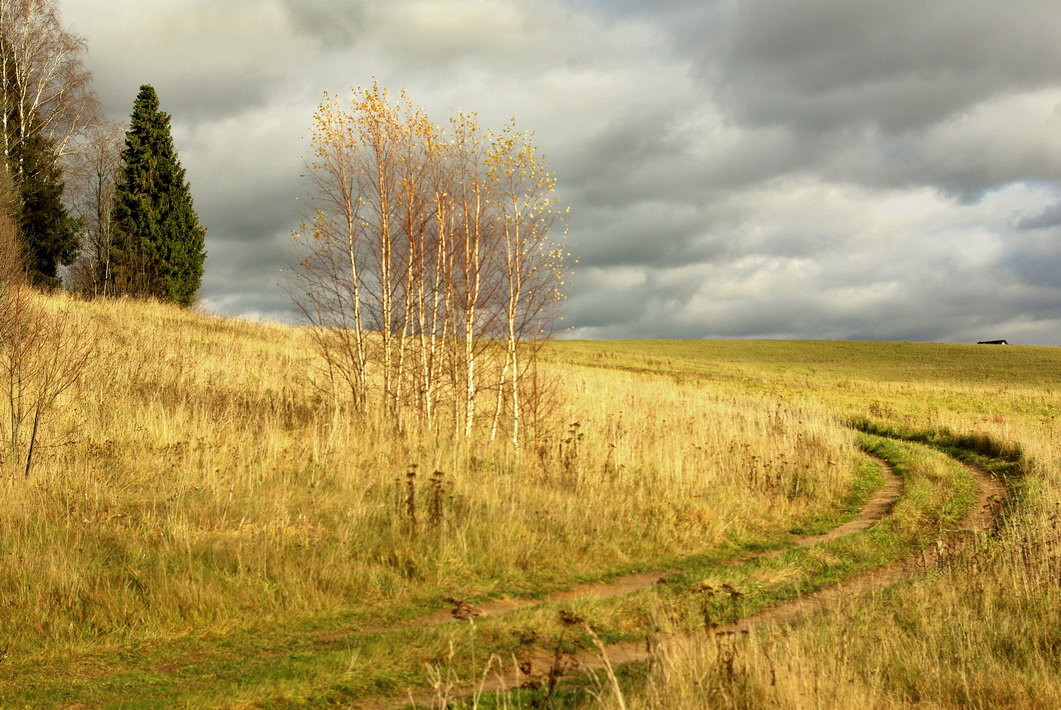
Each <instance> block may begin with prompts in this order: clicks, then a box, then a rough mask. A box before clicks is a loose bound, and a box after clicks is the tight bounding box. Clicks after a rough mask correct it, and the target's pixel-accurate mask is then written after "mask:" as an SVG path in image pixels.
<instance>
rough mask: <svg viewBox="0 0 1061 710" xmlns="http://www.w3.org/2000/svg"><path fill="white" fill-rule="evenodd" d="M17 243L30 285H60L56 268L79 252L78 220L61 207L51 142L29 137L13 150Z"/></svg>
mask: <svg viewBox="0 0 1061 710" xmlns="http://www.w3.org/2000/svg"><path fill="white" fill-rule="evenodd" d="M16 153H17V155H16V157H17V160H18V164H19V165H20V167H21V171H20V173H19V175H18V177H17V179H16V183H17V190H18V198H19V204H18V210H17V217H18V220H17V221H18V226H19V240H20V241H21V243H22V252H23V256H24V260H25V266H26V271H27V275H28V276H29V279H30V283H32V284H34V285H36V286H44V287H47V288H58V287H59V285H60V279H59V274H58V270H59V265H60V264H62V265H64V266H69V265H70V264H71V263H73V261H74V258H75V257H77V254H78V251H79V250H80V244H79V241H78V233H79V231H80V226H81V225H80V222H79V220H77V219H75V218H73V217H71V216H70V214H69V212H67V210H66V207H65V206H64V205H63V174H62V170H61V169H60V168H59V165H58V159H57V157H56V155H55V149H54V148H53V147H52V142H51V141H50V140H48V139H47V138H44V137H43V136H41V135H39V134H37V135H31V136H29V137H27V138H26V140H25V141H24V142H23V143H22V145H20V146H19V149H18V150H17V151H16Z"/></svg>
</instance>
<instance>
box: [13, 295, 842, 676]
mask: <svg viewBox="0 0 1061 710" xmlns="http://www.w3.org/2000/svg"><path fill="white" fill-rule="evenodd" d="M53 298H54V300H50V301H48V303H50V304H51V307H59V306H60V305H63V303H64V301H63V297H53ZM73 306H74V307H73V308H72V309H71V312H72V313H73V314H74V316H75V317H77V318H82V319H85V320H86V321H89V322H91V323H92V324H93V325H94V327H98V329H99V332H100V342H99V345H98V349H97V355H96V357H95V359H94V362H93V365H92V368H91V370H90V372H89V373H88V374H87V376H86V377H85V378H84V380H83V381H82V383H81V384H80V385H79V387H78V388H77V389H76V390H72V391H70V392H68V393H67V394H66V395H65V399H64V400H63V401H62V403H61V407H60V408H59V412H60V415H59V416H58V417H57V418H56V419H55V420H54V421H53V422H52V423H51V425H50V428H49V430H48V431H47V432H46V434H45V440H46V443H48V446H47V447H46V448H45V449H44V450H43V453H42V455H41V458H40V463H39V466H38V468H37V469H36V471H35V473H34V475H33V476H32V477H30V478H29V479H18V478H7V479H5V480H3V481H0V487H2V488H3V496H4V500H5V505H4V506H3V507H2V509H0V550H2V551H3V555H4V556H5V563H4V564H3V565H0V623H2V624H3V628H4V629H5V632H4V642H5V643H6V644H7V645H8V649H9V653H10V654H11V657H12V658H20V659H22V660H23V661H28V660H29V659H33V658H36V659H40V660H42V661H46V660H47V659H49V658H55V657H60V656H63V657H67V656H70V655H71V654H74V655H76V654H78V653H89V652H92V651H93V650H94V649H104V648H107V647H110V646H113V645H114V644H123V643H129V642H133V641H136V640H138V639H158V638H172V637H179V636H185V635H203V634H211V633H213V634H224V633H227V632H229V631H232V630H236V629H241V628H250V627H252V626H255V625H258V624H261V623H263V622H264V621H270V620H272V621H276V622H292V621H302V620H307V619H312V618H314V617H316V616H322V615H328V614H334V613H336V611H337V610H341V611H343V612H344V613H347V614H349V615H350V616H351V617H352V618H360V619H363V620H364V622H365V623H366V624H369V623H378V622H379V621H380V620H383V621H386V620H388V619H394V618H397V617H400V616H403V615H413V614H416V613H422V612H423V611H425V610H427V609H429V608H432V607H434V606H435V605H437V604H438V603H439V600H440V599H441V598H442V597H445V596H453V597H459V598H475V597H477V596H480V595H491V594H499V593H502V592H504V593H511V594H518V593H534V592H538V591H541V590H543V589H546V588H549V587H555V586H562V585H565V584H569V583H570V582H571V581H572V580H573V579H575V578H580V579H592V578H598V577H601V576H602V575H605V574H608V573H614V572H617V571H621V570H624V569H629V568H632V567H651V566H652V565H655V564H659V563H661V561H664V560H666V559H667V558H669V557H674V556H682V555H688V554H691V553H696V552H702V551H707V550H710V549H712V548H715V547H717V546H718V545H720V544H722V543H723V542H725V541H727V540H734V539H741V538H745V537H748V536H757V537H767V536H770V535H774V534H777V533H780V532H781V531H783V530H785V529H787V528H788V527H790V526H792V525H794V524H798V523H803V522H806V521H808V520H810V519H813V518H815V517H817V516H820V515H823V514H826V513H828V512H829V511H830V510H831V509H832V508H833V506H835V504H836V503H837V502H838V501H839V500H840V499H841V498H842V496H843V495H844V494H845V492H846V491H847V488H848V485H849V483H850V478H851V474H852V471H853V467H854V465H855V462H856V459H857V454H856V451H855V449H854V448H853V446H852V444H851V440H850V437H849V436H848V435H847V433H845V431H844V430H843V429H842V427H841V426H840V425H839V423H838V421H837V419H836V417H835V416H834V415H832V414H829V413H828V412H827V411H826V410H825V409H823V408H822V407H819V406H816V405H813V404H804V405H793V404H791V403H789V402H787V401H786V400H784V399H782V398H779V397H777V396H773V395H769V394H749V393H720V392H717V391H715V390H713V389H711V388H708V387H702V386H690V387H682V388H676V387H675V386H674V383H673V381H672V380H671V379H670V378H650V377H642V376H636V375H631V374H627V373H613V372H599V371H592V370H582V369H579V368H570V367H559V366H558V368H557V373H558V375H559V376H560V377H562V378H563V391H564V392H565V397H564V402H563V412H562V414H560V415H558V416H557V418H556V419H555V421H554V422H553V423H552V426H551V427H550V428H547V429H544V430H542V431H539V432H538V438H537V439H536V440H535V442H534V443H533V444H532V445H530V446H528V447H527V450H526V451H525V452H524V454H523V455H522V456H519V457H517V456H515V455H514V454H513V453H512V452H511V451H510V450H509V449H508V447H507V446H504V445H501V444H500V443H498V444H494V443H492V442H490V441H486V440H483V439H475V440H472V441H464V440H452V439H449V438H447V437H444V436H440V435H426V434H425V435H421V436H417V437H411V436H398V435H396V434H395V433H394V430H393V427H392V426H391V425H390V422H387V421H384V420H382V419H380V420H373V419H369V420H368V421H358V422H355V421H351V420H350V419H349V418H348V417H347V416H346V415H344V414H343V413H342V412H336V411H335V410H333V409H332V408H331V407H330V406H329V404H328V401H329V400H328V398H327V397H324V396H322V394H321V393H320V391H319V390H318V389H317V388H316V386H315V384H314V372H315V368H316V365H317V363H316V356H315V355H314V351H313V350H312V347H311V345H310V342H309V340H308V338H307V337H306V335H305V333H303V332H302V331H300V330H299V329H296V328H291V327H284V326H276V325H263V324H253V323H240V322H234V321H228V320H223V319H219V318H214V317H210V316H205V315H201V314H195V313H188V312H184V311H180V310H177V309H174V308H170V307H166V306H162V305H151V304H143V303H136V302H130V301H98V302H93V303H84V304H73ZM576 422H577V424H576ZM413 465H415V466H416V469H415V470H416V471H417V472H418V475H417V476H416V478H415V481H414V484H413V485H414V489H415V492H416V497H415V498H414V500H413V501H412V503H413V508H414V509H415V511H416V529H415V531H414V530H413V521H412V516H411V515H410V512H411V510H410V500H409V496H408V492H409V489H408V484H409V479H408V477H407V473H408V471H409V470H410V467H411V466H413ZM435 471H441V472H443V474H442V477H441V481H442V483H441V485H440V484H438V483H432V482H431V480H430V474H431V473H432V472H435ZM433 505H434V506H435V507H436V509H437V510H438V512H437V513H432V506H433ZM432 521H434V522H432Z"/></svg>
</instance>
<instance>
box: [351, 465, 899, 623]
mask: <svg viewBox="0 0 1061 710" xmlns="http://www.w3.org/2000/svg"><path fill="white" fill-rule="evenodd" d="M870 458H872V459H873V460H874V461H876V462H877V464H878V465H879V466H880V468H881V473H882V474H883V476H884V485H883V486H881V487H880V488H878V489H877V490H876V491H874V492H873V494H872V495H871V496H870V498H869V500H867V501H866V503H865V505H863V507H862V510H860V511H859V513H858V515H856V516H855V517H854V518H852V519H851V520H849V521H847V522H846V523H844V524H843V525H840V526H838V527H836V528H833V529H832V530H830V531H828V532H826V533H822V534H819V535H793V536H792V537H791V538H790V543H791V545H790V546H789V547H785V548H782V549H777V550H766V551H764V552H753V553H749V554H745V555H741V556H739V557H736V558H734V559H732V560H728V561H726V562H724V563H723V564H730V565H733V564H740V563H742V562H746V561H748V560H753V559H758V558H769V557H779V556H781V555H783V554H785V553H786V552H788V551H790V550H798V549H802V548H807V547H813V546H814V545H820V544H823V543H826V542H832V541H833V540H839V539H840V538H843V537H847V536H848V535H853V534H855V533H857V532H860V531H862V530H865V529H866V528H868V527H869V526H871V525H873V524H874V523H876V522H878V521H879V520H881V519H882V518H883V517H884V516H885V515H887V514H888V513H889V512H890V511H891V509H892V506H893V505H895V502H896V501H897V500H898V499H899V497H900V496H901V495H902V492H903V482H902V479H901V478H899V477H898V476H897V475H895V471H893V470H892V467H891V466H890V465H889V464H888V462H887V461H885V460H884V459H882V458H878V457H876V456H870ZM674 572H675V570H654V571H648V572H636V573H633V574H626V575H622V576H619V577H613V578H611V579H608V580H604V581H600V582H590V583H588V584H580V585H577V586H575V587H571V588H570V589H564V590H560V591H556V592H552V593H550V594H547V595H545V596H544V597H539V598H535V599H527V598H512V597H503V598H501V599H495V600H491V601H488V602H484V603H482V604H474V605H473V604H470V603H468V602H465V601H461V600H457V599H453V600H450V601H451V602H452V606H451V608H449V609H441V610H439V611H435V612H432V613H430V614H425V615H424V616H419V617H416V618H414V619H409V620H407V621H403V622H400V623H398V624H394V625H392V626H376V627H369V628H363V629H359V630H358V631H357V632H356V634H355V635H367V634H377V633H386V632H390V631H398V630H404V629H415V628H423V627H427V626H436V625H440V624H452V623H460V622H464V621H469V620H471V619H482V618H490V617H494V616H501V615H503V614H508V613H510V612H513V611H517V610H520V609H530V608H533V607H536V606H542V605H544V604H550V603H552V604H556V603H561V604H563V603H571V602H579V601H599V600H603V599H613V598H615V597H621V596H625V595H627V594H634V593H636V592H640V591H643V590H645V589H649V588H651V587H653V586H655V585H657V584H659V583H660V582H662V581H665V580H666V579H667V576H668V575H670V574H673V573H674Z"/></svg>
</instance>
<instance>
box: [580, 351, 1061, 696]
mask: <svg viewBox="0 0 1061 710" xmlns="http://www.w3.org/2000/svg"><path fill="white" fill-rule="evenodd" d="M630 347H631V348H632V349H633V350H636V344H631V346H630ZM642 347H643V348H644V353H643V354H641V355H637V356H632V358H631V359H636V358H644V357H647V356H648V353H651V354H652V357H654V358H656V360H657V362H656V363H655V365H654V366H655V367H656V368H657V369H659V370H664V371H666V370H668V369H671V368H673V369H675V370H681V371H686V372H689V371H691V370H695V369H696V368H697V367H702V368H704V370H705V371H708V370H710V367H711V364H712V363H713V362H714V361H715V358H719V360H720V369H725V368H727V367H731V368H734V369H735V370H736V373H734V375H733V376H732V377H730V378H726V380H725V381H724V382H720V383H717V384H718V386H719V387H720V388H722V389H729V390H733V391H736V390H742V389H750V390H762V389H773V390H776V391H780V392H782V393H784V394H785V395H787V396H789V397H791V398H793V399H794V400H796V401H801V400H802V401H812V402H815V403H816V404H817V405H819V406H826V407H830V408H832V409H833V410H834V411H837V412H839V413H844V414H846V415H848V416H866V415H869V416H870V417H871V418H872V419H874V420H876V421H878V422H882V423H885V424H887V425H888V426H893V427H901V428H905V429H908V430H933V429H937V428H940V427H944V428H947V429H949V430H951V431H953V432H957V433H960V434H977V435H981V436H986V437H990V438H991V439H994V440H995V441H1000V442H1011V443H1016V444H1019V446H1020V447H1021V449H1022V450H1023V453H1024V456H1025V462H1026V463H1025V468H1026V473H1025V477H1024V479H1023V483H1022V484H1021V486H1020V488H1019V490H1018V494H1017V501H1018V507H1017V508H1016V509H1015V510H1013V511H1011V512H1010V513H1009V515H1008V517H1007V519H1006V521H1005V524H1004V527H1003V528H1002V530H1001V532H1000V534H999V536H998V538H997V539H994V540H981V542H980V543H979V544H978V545H976V546H975V547H974V548H973V549H972V550H971V551H969V552H967V553H965V554H963V555H962V556H961V557H959V558H958V559H957V560H955V561H954V562H953V564H951V565H950V566H947V567H945V568H943V569H942V570H940V571H939V572H938V573H932V574H928V575H926V576H925V577H923V578H921V579H918V580H915V581H913V582H910V583H904V584H901V585H899V586H898V587H896V588H894V589H891V590H888V591H885V592H879V593H875V594H872V595H870V596H869V597H868V598H859V599H853V600H851V601H850V602H849V603H847V604H843V605H841V606H840V607H839V608H835V609H832V610H830V611H829V612H828V613H823V614H820V615H818V616H816V617H814V618H811V619H808V620H806V621H803V622H800V623H798V624H796V625H794V626H791V627H780V628H774V629H768V630H765V631H763V632H760V633H756V634H752V635H751V636H748V637H721V638H718V639H716V640H714V641H710V642H707V643H697V642H690V641H678V642H675V643H673V644H671V645H670V646H668V647H666V648H664V649H663V651H662V653H661V655H660V658H659V662H658V664H657V665H656V666H655V668H654V670H653V672H652V673H651V675H650V677H649V680H648V683H647V685H646V686H645V687H644V688H643V689H642V690H640V691H638V692H633V693H630V694H629V697H627V698H626V700H625V704H626V706H628V707H631V708H643V709H652V710H663V709H679V708H682V709H684V708H690V707H704V708H709V707H717V708H760V707H779V708H821V707H829V708H851V709H854V708H898V707H909V706H913V705H917V706H924V707H933V708H998V707H1012V708H1046V707H1061V631H1059V630H1061V601H1059V600H1061V534H1059V530H1061V525H1059V523H1061V419H1059V415H1061V390H1059V389H1058V387H1057V383H1058V382H1059V379H1058V378H1059V377H1061V352H1059V351H1058V349H1055V348H1009V349H1006V348H989V349H987V350H984V349H983V348H979V349H977V348H975V347H964V346H935V347H936V358H935V359H929V358H927V357H919V355H920V354H922V353H928V352H929V349H930V348H931V347H932V346H925V345H916V344H836V345H835V346H831V345H826V344H821V345H818V346H817V347H818V350H817V355H815V352H814V349H813V348H814V346H813V344H805V345H803V344H776V345H764V344H758V348H757V350H758V351H757V352H753V350H755V347H754V346H753V345H751V344H738V343H732V344H708V345H706V346H705V348H704V357H703V359H702V360H701V361H699V362H697V360H696V358H695V356H693V355H691V354H690V350H691V349H692V348H691V347H690V344H680V345H676V346H675V350H676V351H677V350H679V349H680V350H681V352H680V353H677V352H676V354H675V355H674V359H673V360H668V359H667V357H666V352H667V351H666V346H657V347H655V348H653V347H651V346H650V345H649V344H644V345H643V346H642ZM874 348H876V349H877V353H876V354H875V353H874ZM572 349H573V350H575V351H576V353H577V357H579V359H582V360H585V359H586V352H585V351H586V350H589V349H590V346H589V345H576V346H573V348H572ZM711 349H715V350H716V351H715V352H712V353H710V354H708V351H709V350H711ZM718 349H724V350H725V353H726V355H727V357H724V358H721V357H720V354H719V353H718V352H717V350H718ZM889 350H890V351H891V352H888V351H889ZM780 351H784V355H783V356H782V357H775V356H776V355H777V354H778V352H780ZM842 351H843V352H844V353H845V357H847V358H848V359H849V362H848V364H847V365H846V367H845V366H844V365H843V364H840V363H838V362H837V360H836V359H834V358H836V356H837V355H838V354H839V353H840V352H842ZM741 352H745V353H747V357H743V358H742V357H741V356H740V353H741ZM786 358H787V359H786ZM875 358H879V360H880V362H879V363H877V362H874V360H875ZM779 362H784V363H787V364H786V365H785V370H786V371H785V372H782V371H781V370H780V369H779V367H780V366H778V365H777V363H779ZM621 363H622V364H624V365H629V364H630V362H629V360H623V361H621ZM897 363H905V366H904V367H898V366H897ZM845 370H846V373H845ZM873 373H881V374H882V375H883V374H885V373H886V376H882V377H881V379H879V380H874V379H873ZM837 382H840V383H843V382H846V383H847V384H846V385H845V386H841V387H838V386H836V383H837ZM852 391H854V393H855V394H854V395H853V394H852ZM860 402H861V404H860ZM603 705H605V706H607V707H619V703H618V702H616V701H614V700H612V701H605V702H604V703H603Z"/></svg>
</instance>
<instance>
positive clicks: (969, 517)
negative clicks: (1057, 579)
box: [351, 457, 1006, 710]
mask: <svg viewBox="0 0 1061 710" xmlns="http://www.w3.org/2000/svg"><path fill="white" fill-rule="evenodd" d="M873 458H874V459H875V460H876V461H877V462H878V464H879V465H880V466H881V470H882V472H883V473H884V478H885V485H884V486H883V487H881V488H880V489H878V490H877V491H876V492H875V493H874V494H873V495H872V496H871V497H870V499H869V501H867V503H866V504H865V506H864V507H863V509H862V511H861V512H860V513H859V515H857V516H856V517H855V518H854V519H852V520H850V521H848V522H846V523H844V524H843V525H841V526H839V527H837V528H834V529H833V530H830V531H829V532H827V533H824V534H821V535H808V536H796V537H794V538H793V546H792V547H790V548H787V549H783V550H769V551H765V552H760V553H753V554H749V555H745V556H742V557H740V558H738V561H743V560H748V559H755V558H762V557H776V556H779V555H782V554H784V553H785V552H787V551H788V550H791V549H800V548H806V547H811V546H814V545H819V544H822V543H826V542H831V541H833V540H838V539H841V538H843V537H846V536H848V535H853V534H855V533H857V532H859V531H861V530H864V529H866V528H868V527H870V526H871V525H873V523H875V522H877V521H879V520H881V519H882V518H883V517H884V516H886V515H887V514H888V513H889V512H890V511H891V509H892V507H893V505H894V504H895V502H896V501H897V500H898V498H899V497H900V496H901V494H902V490H903V488H902V480H901V479H900V478H899V477H898V476H897V475H896V474H895V472H894V471H893V470H892V467H891V466H890V465H889V464H888V462H887V461H884V460H883V459H880V458H877V457H873ZM963 465H965V467H966V468H967V469H968V470H969V471H970V472H971V473H972V474H973V476H975V478H976V481H977V484H978V486H979V491H978V494H977V501H976V503H975V505H974V506H973V507H972V509H971V510H970V511H969V513H967V514H966V516H965V517H964V518H963V519H962V521H961V523H960V524H959V526H958V531H957V532H955V533H954V534H952V535H950V536H948V537H946V538H943V539H942V540H940V541H938V542H937V543H936V544H935V545H933V546H930V547H929V548H928V549H926V550H923V551H922V552H920V553H918V554H915V555H911V556H909V557H907V558H904V559H902V560H900V561H898V562H895V563H893V564H891V565H887V566H885V567H880V568H877V569H874V570H871V571H869V572H866V573H865V574H861V575H858V576H856V577H852V578H850V579H848V580H845V581H843V582H840V583H838V584H835V585H833V586H831V587H827V588H825V589H821V590H818V591H815V592H811V593H808V594H804V595H801V596H799V597H796V598H794V599H790V600H788V601H784V602H780V603H778V604H776V605H774V606H771V607H770V608H768V609H764V610H762V611H760V612H757V613H755V614H752V615H750V616H747V617H744V618H743V619H740V620H738V621H736V622H733V623H729V624H724V625H720V626H717V627H714V628H712V629H710V630H704V631H698V632H695V633H692V634H682V635H680V636H677V635H676V636H670V637H661V638H656V639H650V640H648V641H638V642H624V643H616V644H608V645H601V646H600V647H599V648H598V649H596V650H594V651H583V652H580V653H577V654H574V655H573V656H570V657H568V660H567V663H566V665H565V671H564V676H565V677H569V676H573V675H576V674H579V673H589V672H593V671H598V670H604V669H606V668H607V667H610V666H615V665H621V664H625V663H637V662H644V661H648V660H649V659H651V658H652V657H653V655H655V653H656V652H657V649H658V647H659V645H660V644H661V643H666V642H667V641H668V640H673V639H675V638H694V639H695V638H705V639H706V638H708V637H709V636H715V635H727V634H737V633H743V632H746V631H750V630H751V629H753V628H756V627H759V626H764V625H768V624H782V623H785V622H788V621H793V620H796V619H798V618H800V617H803V616H807V615H809V614H812V613H814V612H816V611H819V610H821V609H824V608H827V607H829V606H830V605H832V604H835V603H837V602H838V601H840V600H842V599H844V598H847V597H851V596H857V595H859V594H863V593H866V592H870V591H874V590H878V589H884V588H886V587H888V586H890V585H892V584H895V583H896V582H898V581H901V580H903V579H909V578H912V577H914V576H916V575H918V574H921V573H922V572H924V571H925V570H927V569H931V568H934V567H938V566H940V565H942V564H944V563H945V562H946V561H947V560H949V559H951V558H952V557H953V556H954V555H956V554H958V553H959V552H961V551H962V550H963V549H965V548H966V547H967V546H968V545H970V544H971V543H972V541H973V540H975V539H976V537H977V536H978V535H980V534H983V533H990V532H993V531H994V530H995V529H996V528H997V526H998V520H999V515H998V513H999V509H1000V507H1001V503H1002V501H1004V499H1005V498H1006V489H1005V487H1004V486H1003V485H1002V484H1001V482H999V480H998V479H997V478H995V477H994V476H992V475H991V474H989V473H987V472H985V471H983V470H981V469H979V468H976V467H974V466H970V465H968V464H963ZM666 574H667V572H662V573H661V572H653V573H647V572H646V573H642V574H637V575H627V576H625V577H620V578H616V579H613V580H610V581H607V582H600V583H596V584H588V585H580V586H578V587H574V588H572V589H569V590H566V591H563V592H557V593H554V594H552V595H549V596H548V597H546V598H544V599H538V600H498V601H497V602H490V603H488V604H485V605H483V606H482V607H481V610H482V613H481V614H479V615H478V616H480V617H481V616H497V615H499V614H503V613H506V612H508V611H513V610H515V609H522V608H528V607H531V606H535V605H538V604H542V603H545V602H550V601H551V602H564V601H576V600H584V599H607V598H611V597H616V596H620V595H622V594H629V593H633V592H636V591H640V590H643V589H646V588H648V587H651V586H653V585H654V584H656V583H658V582H659V581H660V578H661V577H665V575H666ZM506 601H507V606H506ZM459 607H460V605H459V604H458V605H456V606H455V608H454V609H453V610H451V611H449V612H445V613H447V614H449V615H450V618H449V619H445V618H443V612H438V613H435V614H431V615H427V616H424V617H420V618H419V619H416V620H411V621H410V622H408V624H407V625H405V626H402V627H400V628H407V627H410V626H415V625H428V624H440V623H449V622H450V621H451V620H452V621H458V620H460V617H461V609H460V608H459ZM465 611H467V610H465ZM464 618H473V617H471V616H465V617H464ZM392 628H398V627H392ZM554 665H555V659H554V658H552V657H549V658H546V657H544V656H543V657H541V658H531V659H530V660H529V661H527V662H525V663H523V664H522V665H521V667H520V668H519V669H518V670H515V671H513V672H508V673H503V672H497V673H494V674H492V675H488V676H485V677H483V678H482V679H480V681H479V682H478V683H476V684H475V685H474V687H466V688H455V689H453V690H452V691H451V692H450V693H449V697H450V698H459V697H468V696H470V695H473V694H476V695H478V694H482V693H496V692H502V691H506V690H512V689H515V688H519V687H522V686H524V685H526V684H527V683H528V682H533V681H537V680H539V679H541V678H546V677H548V675H549V673H550V672H555V671H554V670H553V666H554ZM436 697H437V694H436V692H435V691H434V690H427V689H421V690H418V691H411V692H409V693H408V694H407V695H406V696H405V697H404V698H401V699H399V698H393V697H392V698H389V699H383V698H378V699H373V700H366V701H364V702H363V703H355V704H354V705H352V706H351V707H355V708H360V709H361V710H384V709H385V708H401V707H409V706H410V705H413V704H415V705H430V704H431V703H432V702H433V701H434V700H435V699H436Z"/></svg>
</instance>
